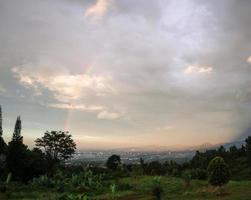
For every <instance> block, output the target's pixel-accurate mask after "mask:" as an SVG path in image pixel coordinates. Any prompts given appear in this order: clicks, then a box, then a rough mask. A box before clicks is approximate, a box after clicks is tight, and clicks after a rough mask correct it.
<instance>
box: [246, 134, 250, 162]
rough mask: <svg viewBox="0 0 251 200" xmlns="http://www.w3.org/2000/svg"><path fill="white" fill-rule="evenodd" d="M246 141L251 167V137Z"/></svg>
mask: <svg viewBox="0 0 251 200" xmlns="http://www.w3.org/2000/svg"><path fill="white" fill-rule="evenodd" d="M245 141H246V146H245V147H246V152H247V158H248V161H249V164H250V167H251V136H248V138H247V139H246V140H245Z"/></svg>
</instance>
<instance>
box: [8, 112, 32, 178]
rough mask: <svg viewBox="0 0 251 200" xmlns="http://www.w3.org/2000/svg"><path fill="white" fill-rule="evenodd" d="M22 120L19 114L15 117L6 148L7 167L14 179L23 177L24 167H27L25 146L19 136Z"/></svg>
mask: <svg viewBox="0 0 251 200" xmlns="http://www.w3.org/2000/svg"><path fill="white" fill-rule="evenodd" d="M21 124H22V122H21V118H20V116H18V117H17V120H16V124H15V129H14V133H13V136H12V140H11V141H10V142H9V145H8V149H7V158H6V162H7V168H8V170H9V171H10V172H11V173H12V175H13V179H14V180H21V181H23V180H24V179H25V173H24V172H25V168H26V167H27V151H28V149H27V146H26V145H24V144H23V137H22V136H21V127H22V125H21Z"/></svg>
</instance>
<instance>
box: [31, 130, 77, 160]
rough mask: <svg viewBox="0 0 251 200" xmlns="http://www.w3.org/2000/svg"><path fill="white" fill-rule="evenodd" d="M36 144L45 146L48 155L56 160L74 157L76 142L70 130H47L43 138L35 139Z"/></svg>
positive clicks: (40, 146)
mask: <svg viewBox="0 0 251 200" xmlns="http://www.w3.org/2000/svg"><path fill="white" fill-rule="evenodd" d="M35 143H36V146H37V147H39V148H44V151H45V153H46V156H47V157H48V158H49V159H52V160H54V161H63V160H67V159H69V158H71V157H72V155H73V154H74V153H75V150H76V144H75V142H74V141H73V139H72V136H71V135H70V134H69V133H68V132H63V131H51V132H49V131H46V132H45V133H44V136H43V137H42V138H38V139H36V140H35Z"/></svg>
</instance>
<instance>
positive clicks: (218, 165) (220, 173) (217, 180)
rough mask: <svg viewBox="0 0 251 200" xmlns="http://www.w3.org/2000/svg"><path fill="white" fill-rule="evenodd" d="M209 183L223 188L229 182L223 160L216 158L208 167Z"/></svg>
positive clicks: (227, 171) (226, 167)
mask: <svg viewBox="0 0 251 200" xmlns="http://www.w3.org/2000/svg"><path fill="white" fill-rule="evenodd" d="M207 170H208V176H209V183H210V184H211V185H214V186H220V187H221V186H223V185H225V184H227V183H228V181H229V176H230V174H229V170H228V166H227V164H226V163H225V161H224V159H223V158H221V157H219V156H217V157H215V158H214V159H212V160H211V161H210V163H209V165H208V168H207Z"/></svg>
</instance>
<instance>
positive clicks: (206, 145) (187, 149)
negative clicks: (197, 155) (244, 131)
mask: <svg viewBox="0 0 251 200" xmlns="http://www.w3.org/2000/svg"><path fill="white" fill-rule="evenodd" d="M244 143H245V141H244V140H241V141H233V142H229V143H219V144H211V143H203V144H201V145H198V146H190V147H186V146H182V145H179V146H177V145H176V146H158V145H149V146H142V147H126V148H114V149H89V150H88V149H85V150H84V149H82V150H79V151H80V152H83V151H85V152H86V151H96V150H98V151H109V152H195V151H205V150H208V149H217V148H219V147H220V146H223V147H225V148H226V149H229V148H230V147H231V146H233V145H235V146H236V147H237V148H240V147H241V145H242V144H244Z"/></svg>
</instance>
